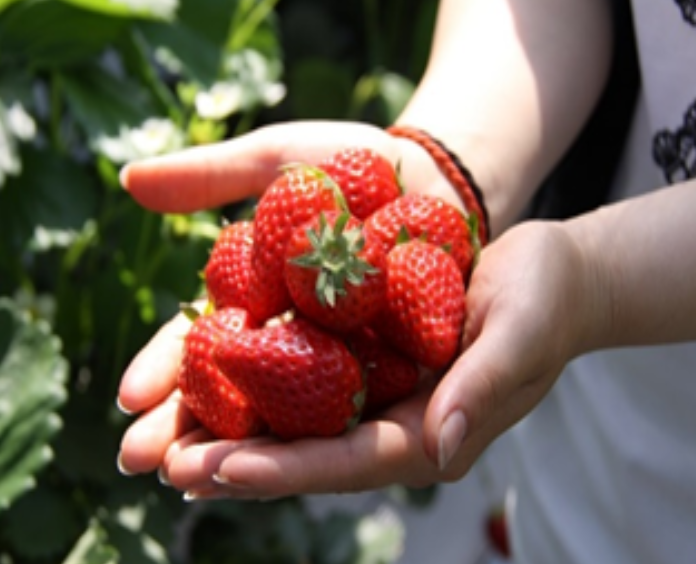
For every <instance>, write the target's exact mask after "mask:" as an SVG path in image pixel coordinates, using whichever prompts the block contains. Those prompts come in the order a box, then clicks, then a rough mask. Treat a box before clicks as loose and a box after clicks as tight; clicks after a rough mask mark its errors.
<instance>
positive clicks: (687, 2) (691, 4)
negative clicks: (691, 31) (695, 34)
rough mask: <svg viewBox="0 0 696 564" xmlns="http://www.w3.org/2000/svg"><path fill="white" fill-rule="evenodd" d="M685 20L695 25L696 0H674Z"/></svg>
mask: <svg viewBox="0 0 696 564" xmlns="http://www.w3.org/2000/svg"><path fill="white" fill-rule="evenodd" d="M675 2H676V3H677V5H678V6H679V9H680V10H681V13H682V17H683V18H684V20H685V21H687V22H688V23H690V24H691V25H693V26H696V0H675Z"/></svg>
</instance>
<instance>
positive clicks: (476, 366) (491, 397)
mask: <svg viewBox="0 0 696 564" xmlns="http://www.w3.org/2000/svg"><path fill="white" fill-rule="evenodd" d="M582 273H583V269H582V258H581V255H580V253H579V252H578V250H577V248H576V247H575V245H574V243H573V242H572V240H571V239H570V238H569V237H568V236H567V235H566V233H565V231H564V229H563V228H562V227H561V226H559V225H558V224H550V223H529V224H523V225H521V226H519V227H516V228H514V229H512V230H510V231H509V232H508V233H507V234H506V235H504V236H503V237H501V238H500V239H499V240H497V241H496V242H495V243H493V244H491V245H490V246H489V247H488V248H487V249H486V250H485V251H484V254H483V257H482V260H481V263H480V265H479V267H478V268H477V270H476V271H475V274H474V277H473V279H472V284H471V286H470V290H469V296H468V299H469V318H468V322H467V325H466V328H465V335H464V348H465V352H464V353H463V354H462V355H461V357H460V358H459V359H458V360H457V361H456V362H455V364H454V365H453V367H452V368H451V369H450V370H449V372H448V373H447V374H446V375H445V376H444V378H443V380H442V381H441V383H440V384H439V386H438V387H437V389H436V390H435V391H434V393H433V394H432V397H430V395H431V392H430V390H423V391H422V392H421V393H420V394H419V395H417V396H416V397H414V398H412V399H411V400H409V401H408V402H405V403H403V404H400V405H398V406H396V407H394V408H392V409H391V410H389V411H387V412H385V413H384V414H383V415H382V416H381V417H380V419H379V420H376V421H369V422H365V423H363V424H361V425H359V426H358V428H357V429H355V430H354V431H353V432H351V433H349V434H347V435H344V436H342V437H339V438H335V439H307V440H302V441H295V442H293V443H291V444H290V443H282V442H278V441H275V440H273V439H270V438H262V439H252V440H249V441H238V442H232V441H211V437H210V436H209V435H207V433H205V431H203V430H201V429H200V428H196V427H195V424H194V423H193V422H192V419H191V417H190V415H187V412H186V409H185V408H184V407H183V406H182V404H181V402H180V401H179V400H178V399H177V397H176V395H174V396H173V397H172V396H169V397H168V399H166V400H164V398H165V397H167V396H168V395H169V394H170V391H171V388H172V387H173V376H172V375H171V365H173V364H174V363H175V362H176V358H177V357H176V353H175V349H176V347H175V346H174V343H173V340H172V336H173V334H175V333H176V328H177V321H175V322H173V323H172V324H171V325H170V326H167V327H165V328H163V329H162V331H161V332H160V334H158V335H157V336H156V337H155V339H154V340H153V342H152V343H151V344H150V345H148V347H146V348H145V349H144V350H143V352H142V353H141V354H140V356H139V357H138V358H136V360H135V361H134V363H133V365H132V366H131V368H130V369H129V372H128V373H127V374H126V377H124V387H122V390H124V389H125V392H124V391H122V395H121V397H122V400H121V401H122V403H124V399H126V398H129V397H130V400H128V401H129V403H128V404H127V405H134V398H135V397H136V396H137V397H140V398H144V397H147V396H148V394H149V395H150V398H151V399H150V401H149V402H148V401H143V403H141V406H142V407H146V406H148V405H152V402H155V403H156V402H157V401H161V402H162V403H160V404H159V405H157V407H155V408H154V409H152V411H151V412H150V413H148V414H147V415H146V416H144V417H143V418H142V419H140V420H139V421H137V422H136V423H134V425H133V426H132V427H131V429H130V430H129V431H128V433H127V434H126V437H125V438H124V443H123V452H122V456H123V458H122V460H123V462H124V465H125V466H126V467H127V468H128V469H131V470H135V471H148V470H152V469H154V468H155V467H156V466H157V465H158V464H160V463H161V464H162V474H163V475H164V476H166V478H167V479H168V480H169V481H170V482H171V483H172V485H174V486H175V487H177V488H180V489H182V490H184V491H187V492H190V493H191V495H192V496H193V497H220V496H233V497H236V498H253V499H257V498H273V497H278V496H284V495H292V494H300V493H320V492H349V491H360V490H366V489H374V488H378V487H382V486H386V485H388V484H392V483H403V484H407V485H411V486H422V485H426V484H430V483H434V482H439V481H452V480H456V479H459V478H460V477H462V476H463V475H465V474H466V472H467V471H468V470H469V468H470V467H471V465H472V464H473V463H474V462H475V460H476V459H477V458H478V456H479V455H480V454H481V453H482V452H483V450H484V449H485V448H486V447H487V446H488V445H489V444H490V443H491V442H492V441H493V440H494V439H495V438H496V437H498V436H499V435H500V434H501V433H502V432H504V431H505V430H507V429H508V428H509V427H510V426H512V425H513V424H514V423H515V422H516V421H518V420H519V419H520V418H521V417H523V416H524V415H525V414H526V413H528V412H529V411H530V410H531V409H532V408H533V407H534V406H535V405H536V404H537V403H538V402H539V401H540V399H541V398H542V397H543V396H544V394H545V393H546V392H547V391H548V389H549V388H550V387H551V386H552V385H553V383H554V382H555V379H556V378H557V376H558V374H559V372H560V370H561V369H562V367H563V365H564V364H565V363H566V362H567V360H568V359H569V358H571V357H572V356H574V354H577V352H579V350H578V346H579V343H580V339H579V335H581V334H582V330H583V329H584V328H585V327H586V326H587V324H588V321H587V319H586V317H587V315H586V314H587V312H588V311H591V308H587V307H585V304H586V301H587V300H586V295H587V283H586V281H585V277H584V276H583V275H582ZM170 355H171V356H170ZM161 358H170V365H168V366H169V368H168V370H169V372H170V374H169V376H167V375H166V374H167V373H168V372H167V370H166V369H163V370H161V371H160V372H159V373H158V374H156V373H154V372H153V371H152V369H153V367H154V366H156V364H154V363H156V362H159V361H158V360H157V359H161ZM164 368H167V367H164ZM136 382H139V383H141V384H142V390H141V392H140V393H135V392H134V390H136V389H137V384H136ZM167 382H169V383H167ZM129 393H130V394H132V395H131V396H129V395H128V394H129ZM155 398H156V399H155ZM163 400H164V401H163ZM459 412H460V413H462V414H463V418H460V419H458V416H455V418H454V419H453V420H452V419H448V417H447V416H448V415H451V414H452V413H459ZM462 419H463V421H464V423H465V426H464V427H462V425H461V421H462ZM445 421H449V422H448V423H445ZM452 421H453V422H452ZM443 427H444V429H445V430H446V431H445V433H444V435H445V436H447V433H449V436H448V437H447V438H445V439H441V438H440V437H441V435H442V434H443V433H442V430H443ZM464 430H465V431H466V434H465V436H464V437H463V440H462V438H461V435H462V432H463V431H464Z"/></svg>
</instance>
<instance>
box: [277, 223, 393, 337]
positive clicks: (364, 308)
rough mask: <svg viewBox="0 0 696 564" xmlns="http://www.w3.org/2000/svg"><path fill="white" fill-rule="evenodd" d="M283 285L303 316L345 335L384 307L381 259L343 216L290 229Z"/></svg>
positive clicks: (374, 245)
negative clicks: (291, 232)
mask: <svg viewBox="0 0 696 564" xmlns="http://www.w3.org/2000/svg"><path fill="white" fill-rule="evenodd" d="M286 257H287V262H286V264H285V282H286V284H287V287H288V290H289V291H290V296H291V297H292V300H293V302H294V304H295V306H296V307H297V309H299V310H300V311H301V312H302V313H303V314H304V315H305V316H307V317H309V318H310V319H311V320H312V321H314V322H315V323H317V324H319V325H321V326H322V327H326V328H327V329H331V330H333V331H337V332H341V333H346V332H349V331H352V330H353V329H354V328H356V327H360V326H363V325H366V324H367V323H369V322H370V321H371V320H372V318H374V316H375V315H377V313H378V312H379V310H380V309H381V307H382V304H383V302H384V288H385V272H384V267H385V254H384V251H383V250H382V246H381V245H380V244H379V243H378V241H376V239H374V238H372V239H370V238H366V237H364V235H363V231H362V225H361V223H360V221H359V220H357V219H356V218H354V217H352V216H351V215H350V214H349V213H348V212H342V213H340V214H339V213H336V212H327V213H326V214H324V213H323V212H322V213H320V214H319V217H318V218H316V219H312V220H310V221H309V222H307V223H305V224H304V225H302V226H300V227H298V228H297V229H295V232H294V233H293V235H292V237H291V238H290V241H289V242H288V246H287V249H286Z"/></svg>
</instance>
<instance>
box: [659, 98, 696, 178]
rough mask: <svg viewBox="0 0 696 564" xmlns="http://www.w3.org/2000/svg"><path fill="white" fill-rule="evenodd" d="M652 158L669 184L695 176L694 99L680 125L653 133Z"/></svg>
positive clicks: (695, 123) (695, 104)
mask: <svg viewBox="0 0 696 564" xmlns="http://www.w3.org/2000/svg"><path fill="white" fill-rule="evenodd" d="M653 159H654V160H655V162H656V163H657V165H658V166H659V167H660V168H661V169H662V172H663V174H664V176H665V179H666V180H667V182H669V183H670V184H675V183H677V182H682V181H684V180H687V179H689V178H694V177H696V100H694V102H693V103H692V104H691V105H690V106H689V107H688V108H687V110H686V112H685V114H684V121H683V123H682V125H681V126H679V127H678V128H677V129H675V130H669V129H663V130H660V131H658V132H657V133H656V134H655V136H654V137H653Z"/></svg>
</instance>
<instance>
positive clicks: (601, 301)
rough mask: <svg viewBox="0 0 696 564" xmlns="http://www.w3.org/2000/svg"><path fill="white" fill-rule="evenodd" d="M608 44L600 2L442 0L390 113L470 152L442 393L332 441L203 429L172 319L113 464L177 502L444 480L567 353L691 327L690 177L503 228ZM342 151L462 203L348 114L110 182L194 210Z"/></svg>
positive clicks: (137, 385) (499, 429) (411, 148)
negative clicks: (476, 256)
mask: <svg viewBox="0 0 696 564" xmlns="http://www.w3.org/2000/svg"><path fill="white" fill-rule="evenodd" d="M590 36H591V37H592V38H593V41H591V42H588V41H587V37H590ZM610 44H611V37H610V26H609V15H608V11H607V6H606V5H605V2H603V1H602V0H585V1H584V2H572V1H567V2H566V1H563V2H558V1H553V2H552V1H548V2H547V1H543V0H539V1H538V2H523V1H520V2H515V1H512V0H509V1H507V2H504V1H502V0H496V1H492V0H480V1H475V0H469V1H466V2H464V1H461V0H445V1H444V2H442V5H441V17H440V18H439V20H438V26H437V29H436V35H435V42H434V47H433V53H432V59H431V62H430V64H429V67H428V70H427V72H426V74H425V76H424V78H423V81H422V83H421V84H420V86H419V88H418V90H417V92H416V94H415V95H414V97H413V100H412V101H411V103H410V104H409V106H408V107H407V108H406V110H405V111H404V114H403V115H402V117H401V118H400V119H399V122H400V123H404V124H409V125H414V126H417V127H421V128H423V129H426V130H428V131H430V132H431V133H432V134H433V135H434V136H436V137H438V138H440V139H441V140H443V141H444V142H445V143H446V144H447V145H448V146H449V147H451V148H452V149H454V150H455V151H457V152H458V154H460V155H463V156H464V161H465V162H466V163H467V166H468V167H469V168H470V169H471V170H472V171H473V172H474V175H475V176H476V178H477V180H478V182H479V184H480V185H481V186H482V187H483V188H484V191H485V195H486V201H487V205H488V208H489V214H490V217H491V227H492V232H493V234H494V236H495V240H494V241H493V242H492V243H491V244H490V245H489V246H488V247H487V248H486V249H485V250H484V251H483V254H482V257H481V261H480V263H479V266H478V267H477V269H476V270H475V272H474V274H473V277H472V281H471V285H470V288H469V293H468V305H469V314H468V319H467V323H466V326H465V328H464V335H463V343H462V351H463V352H462V354H461V355H460V356H459V358H458V359H457V360H456V361H455V363H454V364H453V366H452V367H451V369H449V370H448V371H447V373H446V374H444V376H443V378H442V380H441V381H440V383H439V384H438V385H437V387H436V388H434V389H429V388H428V389H423V390H421V391H420V392H419V393H418V394H417V395H416V396H415V397H413V398H412V399H410V400H408V401H407V402H404V403H402V404H399V405H398V406H396V407H394V408H392V409H390V410H389V411H387V412H385V413H384V414H383V415H382V416H381V417H380V418H379V420H374V421H369V422H365V423H362V424H360V425H359V426H358V427H357V428H356V429H355V430H354V431H352V432H351V433H348V434H346V435H344V436H342V437H338V438H334V439H311V440H310V439H308V440H300V441H295V442H293V443H292V444H289V443H282V442H278V441H275V440H273V439H272V438H268V437H264V438H258V439H252V440H248V441H213V440H211V437H210V436H209V435H208V434H207V433H206V432H205V431H204V430H202V429H201V428H200V427H198V426H197V425H196V423H195V421H194V420H193V418H192V417H191V415H190V414H189V413H188V412H187V410H186V408H185V407H184V406H183V404H182V402H181V399H180V395H179V394H178V392H176V391H175V384H176V366H177V362H178V359H179V358H180V355H181V336H182V335H183V333H184V332H185V330H186V328H187V324H186V322H185V320H184V319H183V318H181V317H177V318H175V319H174V320H173V321H171V322H170V323H169V324H167V325H166V326H164V327H163V328H162V329H161V330H160V331H159V332H158V333H157V334H156V335H155V336H154V337H153V339H152V340H151V341H150V343H148V344H147V345H146V346H145V347H144V348H143V349H142V351H141V352H140V353H139V354H138V355H137V356H136V358H135V359H134V360H133V362H132V363H131V365H130V366H129V367H128V369H127V370H126V372H125V374H124V376H123V379H122V383H121V388H120V393H119V398H118V401H119V405H120V406H121V407H122V409H124V411H127V412H129V413H133V414H135V413H137V414H139V417H138V418H137V419H135V420H134V422H133V423H132V425H131V426H130V428H129V429H128V430H127V432H126V434H125V435H124V438H123V442H122V448H121V453H120V455H119V464H120V467H121V468H122V470H123V471H124V472H125V473H141V472H151V471H156V470H159V472H160V476H161V477H162V479H163V480H164V481H166V482H167V483H170V484H171V485H172V486H174V487H176V488H178V489H180V490H182V491H183V492H186V498H187V499H197V498H207V497H234V498H237V499H269V498H276V497H281V496H286V495H295V494H303V493H325V492H355V491H362V490H367V489H374V488H378V487H382V486H386V485H389V484H393V483H403V484H407V485H410V486H425V485H428V484H431V483H435V482H442V481H454V480H458V479H460V478H461V477H462V476H464V475H465V474H466V473H467V471H468V470H469V469H470V468H471V466H472V464H473V463H474V462H475V461H476V459H477V458H478V456H479V455H480V454H481V453H482V452H483V450H484V449H485V448H486V447H487V446H488V445H489V444H490V443H491V442H492V441H493V440H495V438H497V437H498V436H499V435H500V434H501V433H504V432H505V431H506V430H507V429H509V428H510V427H511V426H512V425H513V424H514V423H516V422H517V421H519V420H520V419H521V418H522V417H523V416H524V415H526V414H527V413H529V412H530V411H531V410H532V409H534V407H535V406H536V405H537V404H538V402H539V401H540V400H541V399H542V398H543V397H544V395H545V394H546V393H547V392H548V391H549V390H550V389H551V388H552V387H553V385H554V383H555V381H556V379H557V378H558V376H559V374H560V372H561V371H562V369H563V367H564V366H565V364H566V363H567V362H568V361H569V360H571V359H572V358H574V357H576V356H578V355H580V354H583V353H585V352H588V351H592V350H596V349H601V348H605V347H611V346H624V345H647V344H655V343H664V342H677V341H685V340H693V339H696V322H694V320H695V319H696V293H695V292H693V283H692V281H693V280H694V279H696V255H694V253H693V252H692V250H691V243H690V242H691V241H694V240H696V222H693V221H692V218H691V217H690V216H689V213H688V210H691V209H695V206H696V190H695V188H696V183H695V182H690V183H684V184H682V185H677V186H674V187H670V188H667V189H664V190H660V191H657V192H654V193H652V194H650V195H647V196H643V197H640V198H635V199H632V200H627V201H624V202H622V203H620V204H614V205H611V206H606V207H603V208H601V209H599V210H597V211H594V212H591V213H588V214H586V215H583V216H580V217H577V218H575V219H572V220H569V221H566V222H523V223H519V224H515V218H517V217H518V216H519V214H520V213H521V211H522V209H523V207H524V204H525V203H526V202H527V201H528V199H529V197H530V196H531V195H532V193H533V192H534V189H535V188H536V186H538V184H539V182H540V181H541V180H542V179H543V178H544V177H545V175H546V174H548V172H549V171H550V170H551V168H552V167H553V165H554V164H555V163H556V162H557V160H558V159H559V158H560V157H561V156H562V154H563V151H564V150H565V149H566V148H567V147H568V146H569V145H570V143H572V140H573V139H574V137H575V135H577V133H578V131H579V130H580V128H581V127H582V124H583V123H584V121H585V120H586V119H587V117H588V115H589V113H590V112H591V110H592V107H593V104H594V103H595V102H596V100H597V97H598V96H599V94H600V92H601V89H602V87H603V84H604V81H605V79H606V73H607V69H608V61H609V59H610ZM550 45H553V48H552V49H549V48H548V46H550ZM481 53H486V56H485V57H482V56H480V54H481ZM465 79H467V80H465ZM510 93H514V95H511V94H510ZM350 145H360V146H366V147H372V148H374V149H376V150H377V151H379V152H381V153H383V154H384V155H385V156H386V157H387V158H388V159H390V160H391V161H392V162H396V160H398V159H401V161H402V163H403V168H402V174H403V178H404V182H405V185H406V186H407V188H408V189H409V190H417V191H423V192H427V193H430V194H434V195H438V196H440V197H443V198H445V199H447V200H448V201H450V202H453V203H456V205H461V204H460V202H459V200H458V198H457V196H456V194H455V193H454V192H453V190H452V189H451V187H450V186H449V184H448V183H447V181H446V179H444V178H443V177H442V176H441V175H440V173H439V172H438V170H437V169H436V167H435V165H434V164H433V163H432V161H431V160H430V158H429V157H428V156H427V154H425V152H424V151H423V150H421V149H420V148H419V147H418V146H416V145H414V144H413V143H411V142H409V141H406V140H403V139H393V138H391V137H390V136H388V135H387V134H385V133H384V132H383V131H381V130H379V129H377V128H374V127H371V126H367V125H363V124H353V123H343V122H342V123H322V122H313V123H291V124H281V125H275V126H270V127H267V128H264V129H260V130H258V131H256V132H253V133H251V134H249V135H247V136H245V137H241V138H238V139H234V140H232V141H229V142H225V143H221V144H219V145H216V146H212V147H204V148H197V149H192V150H187V151H184V152H182V153H180V154H177V155H171V156H165V157H161V158H157V159H153V160H149V161H143V162H140V163H134V164H132V165H129V166H128V167H126V168H125V169H124V170H123V172H122V183H123V185H124V187H125V188H126V189H128V190H129V192H130V193H131V194H132V196H133V198H135V199H136V200H137V201H138V202H140V203H141V204H142V205H143V206H145V207H147V208H149V209H152V210H154V211H157V212H189V211H193V210H197V209H202V208H209V207H214V206H218V205H220V204H222V203H225V202H230V201H234V200H237V199H239V198H243V197H247V196H250V195H259V194H261V193H262V191H263V188H264V187H265V186H266V185H267V184H268V183H270V181H271V180H272V179H273V178H274V177H275V175H276V174H277V170H278V166H279V165H281V164H283V163H286V162H292V161H297V160H304V161H308V162H311V163H317V162H319V161H320V160H321V159H323V158H324V157H326V156H328V155H329V154H331V153H333V152H334V151H336V150H338V149H339V148H341V147H345V146H350ZM656 273H657V274H656ZM569 320H572V321H571V322H569Z"/></svg>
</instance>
